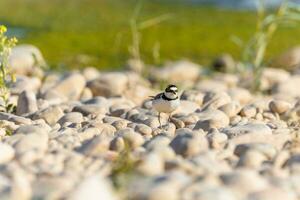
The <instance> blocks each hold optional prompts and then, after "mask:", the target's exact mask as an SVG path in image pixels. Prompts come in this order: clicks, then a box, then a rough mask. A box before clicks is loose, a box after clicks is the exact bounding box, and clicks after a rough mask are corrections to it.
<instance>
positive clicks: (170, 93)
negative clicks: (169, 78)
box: [164, 85, 178, 99]
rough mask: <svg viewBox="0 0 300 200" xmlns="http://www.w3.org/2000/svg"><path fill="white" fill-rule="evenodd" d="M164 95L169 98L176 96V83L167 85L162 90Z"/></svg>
mask: <svg viewBox="0 0 300 200" xmlns="http://www.w3.org/2000/svg"><path fill="white" fill-rule="evenodd" d="M164 94H165V96H166V97H168V98H170V99H175V98H177V97H178V88H177V86H176V85H168V87H167V88H166V89H165V92H164Z"/></svg>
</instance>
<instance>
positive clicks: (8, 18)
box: [0, 0, 300, 69]
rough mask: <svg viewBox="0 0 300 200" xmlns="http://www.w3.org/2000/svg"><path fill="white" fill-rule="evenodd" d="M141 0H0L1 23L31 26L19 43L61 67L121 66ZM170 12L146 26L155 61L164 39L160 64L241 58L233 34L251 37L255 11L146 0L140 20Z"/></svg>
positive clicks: (286, 41) (290, 32)
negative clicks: (227, 56)
mask: <svg viewBox="0 0 300 200" xmlns="http://www.w3.org/2000/svg"><path fill="white" fill-rule="evenodd" d="M136 4H137V1H136V0H126V1H124V0H51V1H50V0H1V1H0V23H1V22H2V23H3V24H5V25H8V26H9V27H18V28H22V29H24V30H26V34H25V36H24V37H21V38H19V40H20V43H31V44H34V45H36V46H38V47H39V48H40V49H41V50H42V52H43V54H44V56H45V58H46V60H47V61H48V63H49V64H50V65H51V66H53V67H56V68H64V69H65V68H77V67H83V66H86V65H94V66H96V67H98V68H101V69H115V68H121V67H122V66H124V65H125V63H126V60H127V59H128V58H130V54H129V52H128V47H129V46H130V44H131V35H130V25H129V22H130V19H131V17H132V15H133V12H134V9H135V7H136ZM166 13H169V14H171V15H172V17H171V18H170V19H169V20H167V21H165V22H162V23H160V24H158V25H155V26H153V27H151V28H149V29H145V30H143V31H142V41H141V55H142V58H143V60H145V62H146V63H149V64H152V63H153V62H154V61H153V55H152V52H153V48H154V46H155V44H157V43H159V44H160V57H161V61H160V63H156V64H161V63H163V62H164V61H166V60H174V59H180V58H188V59H190V60H192V61H195V62H198V63H201V64H204V65H207V64H209V63H210V62H211V60H212V59H213V58H214V57H215V56H217V55H219V54H221V53H224V52H228V53H231V54H232V55H233V56H234V57H236V58H238V57H239V55H240V49H239V47H237V46H236V45H235V44H234V43H233V42H232V41H231V40H230V37H231V36H233V35H236V36H239V37H241V38H242V39H246V38H249V37H250V36H251V34H252V33H253V32H254V29H255V13H251V12H242V11H239V12H236V11H230V10H221V9H216V8H211V7H200V6H195V5H191V4H186V3H180V2H178V3H170V2H164V3H162V2H161V1H159V0H156V1H155V0H151V1H150V0H146V1H144V3H143V7H142V9H141V13H140V16H139V21H143V20H147V19H150V18H153V17H157V16H159V15H162V14H166ZM299 34H300V28H294V29H289V28H286V29H283V30H281V31H279V33H278V34H277V35H275V38H274V40H273V42H272V44H271V46H270V48H269V51H268V54H267V55H268V57H271V55H276V54H278V53H280V52H282V51H283V50H285V49H287V48H288V47H290V46H293V45H296V44H299V43H300V37H297V35H299Z"/></svg>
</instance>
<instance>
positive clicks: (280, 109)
mask: <svg viewBox="0 0 300 200" xmlns="http://www.w3.org/2000/svg"><path fill="white" fill-rule="evenodd" d="M269 108H270V110H271V111H272V112H274V113H278V114H283V113H285V112H287V111H288V110H289V109H291V108H292V105H291V104H290V103H288V102H285V101H279V100H276V101H271V102H270V104H269Z"/></svg>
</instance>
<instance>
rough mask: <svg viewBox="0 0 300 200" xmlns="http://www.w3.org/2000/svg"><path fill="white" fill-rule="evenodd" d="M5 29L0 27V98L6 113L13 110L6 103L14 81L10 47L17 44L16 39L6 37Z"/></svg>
mask: <svg viewBox="0 0 300 200" xmlns="http://www.w3.org/2000/svg"><path fill="white" fill-rule="evenodd" d="M6 31H7V29H6V27H5V26H2V25H0V98H1V101H2V106H3V107H4V108H5V110H6V111H7V112H9V111H11V110H13V106H12V105H10V104H9V103H8V98H9V95H10V93H9V89H8V86H9V84H10V83H12V82H14V81H15V77H14V75H13V73H12V72H11V70H10V68H9V61H8V59H9V55H10V53H11V49H12V47H14V46H15V44H16V43H17V39H16V38H8V37H7V36H6Z"/></svg>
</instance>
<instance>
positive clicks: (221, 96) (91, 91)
mask: <svg viewBox="0 0 300 200" xmlns="http://www.w3.org/2000/svg"><path fill="white" fill-rule="evenodd" d="M21 69H22V70H21ZM21 69H19V70H16V69H15V70H16V73H17V74H18V75H17V82H16V83H15V84H14V85H12V86H11V98H10V101H11V102H13V103H15V104H16V105H17V108H16V111H15V113H5V112H1V113H0V120H1V129H0V130H1V131H0V137H1V142H0V199H15V200H22V199H24V200H26V199H49V200H50V199H72V200H73V199H76V200H77V199H80V200H81V199H97V200H99V199H105V200H112V199H115V200H117V199H132V200H146V199H147V200H160V199H165V200H181V199H182V200H193V199H197V200H238V199H245V200H268V199H272V200H277V199H278V200H283V199H285V200H294V199H299V198H300V187H299V186H300V139H299V138H298V134H299V132H298V127H299V124H298V123H299V117H300V101H299V100H298V99H299V97H300V89H299V88H298V86H299V85H300V74H299V71H297V70H295V71H293V72H292V73H290V72H287V71H284V70H278V69H271V68H267V69H265V70H264V72H263V77H262V80H261V89H262V90H263V91H264V92H263V93H264V95H262V94H256V95H254V94H251V93H250V92H249V90H248V89H247V88H248V86H249V81H248V80H247V78H243V77H238V76H236V75H230V74H220V73H216V74H214V75H213V76H211V77H207V76H205V75H204V70H202V68H201V66H198V65H196V64H193V63H190V62H186V61H179V62H175V63H172V64H170V65H168V66H165V67H163V68H161V69H156V70H151V71H150V75H149V77H150V78H149V79H145V78H143V77H141V76H140V75H138V74H137V73H134V72H130V71H124V72H100V71H97V70H96V69H94V68H86V69H84V70H82V71H80V72H79V71H78V72H76V71H74V72H68V73H65V74H56V73H53V72H51V73H45V72H42V71H40V70H36V68H31V67H29V68H21ZM164 80H168V82H169V83H176V84H177V85H178V86H179V88H180V89H181V107H180V108H179V109H178V110H177V111H176V112H175V113H174V114H173V116H172V122H171V123H170V124H169V125H167V124H166V123H167V122H166V121H167V117H168V116H166V115H163V124H164V126H163V127H162V128H161V129H160V128H158V127H159V123H158V119H157V113H156V112H155V111H154V110H153V109H152V105H151V101H150V100H149V98H148V96H150V95H153V94H156V93H157V92H158V90H155V89H153V88H154V85H158V84H159V83H161V82H162V81H164ZM150 81H151V82H150Z"/></svg>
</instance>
